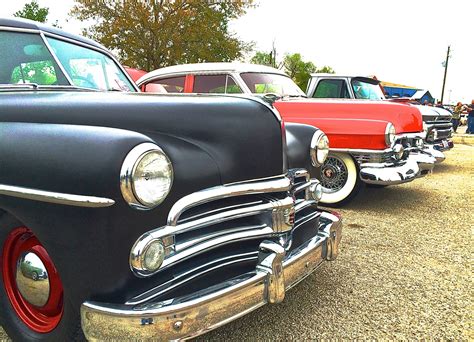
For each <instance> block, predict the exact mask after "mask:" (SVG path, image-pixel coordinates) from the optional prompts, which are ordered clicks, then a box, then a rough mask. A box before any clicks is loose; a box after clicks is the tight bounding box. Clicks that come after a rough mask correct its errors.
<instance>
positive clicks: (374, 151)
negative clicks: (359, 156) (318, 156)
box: [329, 148, 393, 154]
mask: <svg viewBox="0 0 474 342" xmlns="http://www.w3.org/2000/svg"><path fill="white" fill-rule="evenodd" d="M329 150H330V151H332V152H347V153H364V154H383V153H391V152H393V149H392V148H386V149H384V150H367V149H361V148H360V149H357V148H329Z"/></svg>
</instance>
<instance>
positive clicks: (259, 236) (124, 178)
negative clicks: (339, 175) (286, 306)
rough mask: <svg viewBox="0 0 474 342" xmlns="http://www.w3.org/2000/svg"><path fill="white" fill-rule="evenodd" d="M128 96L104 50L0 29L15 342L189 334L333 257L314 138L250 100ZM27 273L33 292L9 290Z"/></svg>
mask: <svg viewBox="0 0 474 342" xmlns="http://www.w3.org/2000/svg"><path fill="white" fill-rule="evenodd" d="M116 90H117V91H116ZM136 92H137V89H136V87H135V86H134V85H133V83H132V82H131V80H130V79H129V78H128V76H127V75H126V73H125V72H124V70H123V69H122V67H121V66H120V64H119V63H117V62H116V60H115V59H114V58H113V56H112V55H111V54H110V53H109V52H108V51H107V50H106V49H104V48H103V47H102V46H101V45H99V44H97V43H95V42H93V41H90V40H88V39H85V38H82V37H77V36H73V35H70V34H67V33H66V32H63V31H60V30H57V29H54V28H49V27H46V26H43V25H40V24H37V23H33V22H29V21H23V20H9V19H0V253H1V254H0V256H1V262H0V267H1V276H0V325H1V326H2V327H3V328H4V329H5V330H6V332H7V333H8V335H9V336H11V337H12V338H13V339H14V340H31V339H35V340H60V341H71V340H75V339H80V338H83V337H84V336H85V337H86V338H87V339H91V340H106V339H120V340H124V339H134V340H142V339H162V340H165V339H166V340H169V339H182V338H188V337H191V336H196V335H199V334H202V333H204V332H206V331H208V330H210V329H213V328H215V327H218V326H220V325H222V324H225V323H226V322H229V321H230V320H232V319H235V318H238V317H240V316H242V315H243V314H245V313H248V312H250V311H252V310H253V309H256V308H258V307H259V306H261V305H264V304H266V303H278V302H280V301H282V300H283V298H284V296H285V292H286V291H287V290H288V289H290V288H291V287H293V286H294V285H295V284H296V283H298V282H299V281H300V280H302V279H303V278H304V277H306V276H307V275H308V274H310V273H311V272H313V271H314V270H315V269H316V268H317V267H318V266H319V265H320V264H321V263H322V262H323V261H325V260H333V259H334V258H336V256H337V254H338V245H339V242H340V239H341V229H342V225H341V221H340V218H339V216H338V215H337V214H335V213H331V212H326V211H323V210H320V209H318V208H317V203H318V200H319V198H320V196H321V185H320V184H319V181H318V180H316V179H311V177H310V175H309V173H308V171H307V170H308V169H309V168H311V167H313V166H318V165H320V164H322V163H323V162H324V159H325V158H326V156H327V146H326V145H325V143H324V141H325V136H324V134H323V133H322V132H321V131H320V130H318V129H316V128H314V127H311V126H306V125H298V124H289V125H287V126H286V127H285V126H284V125H283V123H282V121H281V119H280V118H279V115H278V113H277V112H276V111H275V110H274V109H273V108H272V107H271V105H269V104H267V103H265V102H262V101H261V100H258V99H253V98H246V97H244V96H198V95H191V96H169V95H166V96H158V95H148V94H139V93H136ZM28 262H29V263H31V264H32V265H33V264H34V266H35V267H36V268H38V269H39V270H41V271H42V272H43V273H42V277H41V278H42V279H41V281H32V280H31V279H29V278H28V277H26V276H24V277H18V275H19V274H22V273H21V267H24V266H22V265H23V264H25V263H28ZM28 284H29V285H28ZM31 284H33V285H34V286H31ZM27 285H28V286H27ZM83 334H84V335H83Z"/></svg>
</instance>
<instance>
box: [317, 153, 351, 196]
mask: <svg viewBox="0 0 474 342" xmlns="http://www.w3.org/2000/svg"><path fill="white" fill-rule="evenodd" d="M348 176H349V172H348V171H347V167H346V164H345V163H344V162H343V161H342V160H341V159H340V158H339V157H337V156H334V155H329V156H328V158H327V159H326V161H325V162H324V164H323V166H322V167H321V185H322V186H323V190H324V192H326V193H334V192H338V191H339V190H341V189H342V188H344V185H345V184H346V183H347V178H348Z"/></svg>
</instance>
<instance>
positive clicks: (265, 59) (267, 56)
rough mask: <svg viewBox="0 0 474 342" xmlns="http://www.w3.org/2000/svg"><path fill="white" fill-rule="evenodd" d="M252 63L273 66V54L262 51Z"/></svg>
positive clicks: (253, 58)
mask: <svg viewBox="0 0 474 342" xmlns="http://www.w3.org/2000/svg"><path fill="white" fill-rule="evenodd" d="M250 63H253V64H260V65H267V66H273V65H274V59H273V58H272V53H266V52H262V51H257V52H256V53H255V55H254V56H253V57H252V59H251V60H250Z"/></svg>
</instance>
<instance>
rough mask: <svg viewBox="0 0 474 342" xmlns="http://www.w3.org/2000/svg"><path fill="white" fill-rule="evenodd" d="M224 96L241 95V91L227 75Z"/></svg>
mask: <svg viewBox="0 0 474 342" xmlns="http://www.w3.org/2000/svg"><path fill="white" fill-rule="evenodd" d="M225 92H226V94H242V93H243V91H242V89H240V87H239V86H238V85H237V83H235V81H234V79H233V78H232V77H231V76H229V75H227V86H226V89H225Z"/></svg>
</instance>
